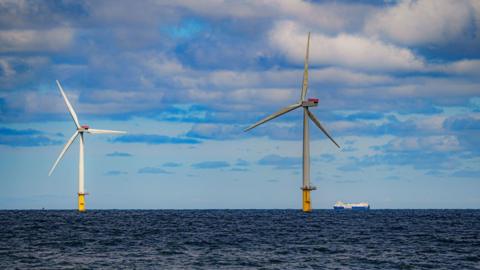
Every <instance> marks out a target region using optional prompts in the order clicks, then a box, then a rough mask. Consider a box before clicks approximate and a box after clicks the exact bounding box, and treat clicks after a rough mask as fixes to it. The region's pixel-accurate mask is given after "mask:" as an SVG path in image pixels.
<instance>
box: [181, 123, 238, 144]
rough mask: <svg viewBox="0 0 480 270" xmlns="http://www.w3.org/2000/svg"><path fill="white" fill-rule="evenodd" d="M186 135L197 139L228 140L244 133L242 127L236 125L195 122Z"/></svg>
mask: <svg viewBox="0 0 480 270" xmlns="http://www.w3.org/2000/svg"><path fill="white" fill-rule="evenodd" d="M186 136H187V137H191V138H199V139H214V140H229V139H236V138H240V137H242V136H244V134H243V131H242V129H241V128H240V127H239V126H236V125H219V124H195V125H193V126H192V128H191V129H190V131H188V132H187V134H186Z"/></svg>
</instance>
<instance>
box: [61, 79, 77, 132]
mask: <svg viewBox="0 0 480 270" xmlns="http://www.w3.org/2000/svg"><path fill="white" fill-rule="evenodd" d="M56 82H57V86H58V89H60V93H62V96H63V100H65V104H67V108H68V111H69V112H70V115H71V116H72V119H73V122H75V125H76V126H77V128H80V123H79V122H78V117H77V114H76V113H75V111H74V110H73V107H72V104H70V101H68V98H67V95H65V92H64V91H63V88H62V86H61V85H60V82H59V81H58V80H57V81H56Z"/></svg>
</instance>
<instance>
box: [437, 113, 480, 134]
mask: <svg viewBox="0 0 480 270" xmlns="http://www.w3.org/2000/svg"><path fill="white" fill-rule="evenodd" d="M444 127H445V128H446V129H449V130H452V131H480V118H473V117H470V116H456V117H449V118H448V119H446V120H445V122H444Z"/></svg>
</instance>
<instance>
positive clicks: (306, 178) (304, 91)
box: [244, 33, 340, 212]
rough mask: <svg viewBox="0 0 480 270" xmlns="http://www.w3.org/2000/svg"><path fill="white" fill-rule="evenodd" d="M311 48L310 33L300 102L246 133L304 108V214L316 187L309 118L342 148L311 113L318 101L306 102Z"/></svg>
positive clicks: (258, 123)
mask: <svg viewBox="0 0 480 270" xmlns="http://www.w3.org/2000/svg"><path fill="white" fill-rule="evenodd" d="M309 47H310V33H308V39H307V50H306V54H305V65H304V71H303V83H302V94H301V96H300V100H299V101H298V102H297V103H295V104H292V105H290V106H287V107H285V108H283V109H281V110H280V111H278V112H276V113H274V114H272V115H270V116H267V117H265V118H264V119H262V120H260V121H258V122H257V123H255V124H253V125H251V126H250V127H248V128H246V129H245V130H244V131H249V130H250V129H252V128H254V127H257V126H259V125H261V124H263V123H265V122H268V121H270V120H272V119H275V118H277V117H279V116H281V115H283V114H286V113H288V112H290V111H293V110H295V109H298V108H300V107H302V108H303V186H302V187H301V189H302V195H303V196H302V197H303V207H302V208H303V211H304V212H311V211H312V207H311V204H310V191H311V190H315V189H316V187H314V186H312V185H310V134H309V127H308V124H309V122H308V118H310V119H311V120H312V122H313V123H314V124H315V125H317V127H318V128H319V129H320V130H321V131H322V132H323V133H325V135H327V137H328V138H329V139H330V140H331V141H332V142H333V143H334V144H335V145H336V146H337V147H338V148H340V146H339V145H338V144H337V143H336V142H335V140H334V139H333V138H332V136H330V134H329V133H328V132H327V130H326V129H325V128H324V127H323V126H322V124H320V121H318V119H317V117H315V115H314V114H313V113H312V112H311V111H310V109H309V108H310V107H316V106H317V105H318V99H316V98H309V99H307V100H305V95H306V94H307V89H308V54H309Z"/></svg>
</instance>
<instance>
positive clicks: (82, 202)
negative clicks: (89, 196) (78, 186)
mask: <svg viewBox="0 0 480 270" xmlns="http://www.w3.org/2000/svg"><path fill="white" fill-rule="evenodd" d="M78 211H80V212H85V194H83V193H78Z"/></svg>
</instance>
